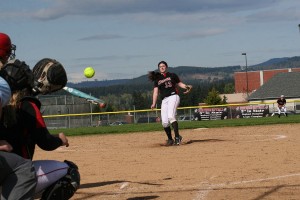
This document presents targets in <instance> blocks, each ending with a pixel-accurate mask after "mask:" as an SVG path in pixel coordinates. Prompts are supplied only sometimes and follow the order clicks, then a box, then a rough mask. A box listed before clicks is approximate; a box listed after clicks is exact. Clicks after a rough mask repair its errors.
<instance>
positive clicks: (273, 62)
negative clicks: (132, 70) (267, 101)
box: [68, 56, 300, 88]
mask: <svg viewBox="0 0 300 200" xmlns="http://www.w3.org/2000/svg"><path fill="white" fill-rule="evenodd" d="M298 67H300V57H299V56H296V57H290V58H288V57H284V58H273V59H270V60H268V61H266V62H263V63H260V64H257V65H250V66H248V70H249V71H256V70H270V69H284V68H298ZM169 71H171V72H174V73H176V74H178V75H179V77H180V78H181V79H182V81H185V82H186V81H187V82H195V81H197V82H198V81H200V82H201V81H208V82H213V81H219V80H224V79H230V78H233V75H234V72H238V71H242V68H241V66H227V67H193V66H178V67H170V68H169ZM147 82H148V78H147V75H146V74H145V75H143V76H140V77H136V78H133V79H117V80H104V81H83V82H80V83H68V86H70V87H75V88H90V87H107V86H115V85H145V84H147Z"/></svg>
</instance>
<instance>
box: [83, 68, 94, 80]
mask: <svg viewBox="0 0 300 200" xmlns="http://www.w3.org/2000/svg"><path fill="white" fill-rule="evenodd" d="M94 75H95V70H94V68H92V67H87V68H85V69H84V76H85V77H87V78H92V77H93V76H94Z"/></svg>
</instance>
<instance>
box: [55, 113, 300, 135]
mask: <svg viewBox="0 0 300 200" xmlns="http://www.w3.org/2000/svg"><path fill="white" fill-rule="evenodd" d="M288 123H290V124H291V123H300V115H289V116H288V117H285V116H281V118H278V117H277V116H274V117H264V118H248V119H227V120H211V121H179V128H180V129H195V128H216V127H234V126H257V125H272V124H288ZM162 130H163V129H162V126H161V124H160V123H149V124H147V123H146V124H126V125H119V126H99V127H79V128H68V129H52V130H50V133H52V134H56V133H60V132H64V133H65V134H66V135H67V136H77V135H93V134H125V133H132V132H142V133H143V132H151V131H162Z"/></svg>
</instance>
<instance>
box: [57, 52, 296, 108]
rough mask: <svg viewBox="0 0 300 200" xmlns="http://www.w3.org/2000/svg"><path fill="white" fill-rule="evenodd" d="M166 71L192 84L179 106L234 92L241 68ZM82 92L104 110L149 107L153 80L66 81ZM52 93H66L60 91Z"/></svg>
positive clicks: (282, 64) (268, 65)
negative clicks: (101, 102) (99, 102)
mask: <svg viewBox="0 0 300 200" xmlns="http://www.w3.org/2000/svg"><path fill="white" fill-rule="evenodd" d="M296 67H300V57H292V58H277V59H271V60H269V61H267V62H264V63H261V64H258V65H252V66H248V71H256V70H265V69H282V68H296ZM169 71H171V72H174V73H176V74H178V75H179V77H180V78H181V80H182V81H183V82H184V83H187V84H191V85H193V91H192V92H191V93H190V94H189V95H181V103H180V106H192V105H198V104H199V102H204V99H205V98H206V97H207V95H208V93H209V92H210V91H212V88H214V89H215V91H217V92H218V93H219V94H223V93H233V92H234V78H233V76H234V72H239V71H242V69H241V66H228V67H214V68H208V67H192V66H178V67H170V68H169ZM68 86H69V87H74V88H77V89H79V90H80V91H82V92H85V93H88V94H91V95H92V96H94V97H97V98H100V99H103V100H105V101H106V102H108V105H109V107H108V108H107V110H108V111H116V110H130V109H132V105H135V108H136V109H145V108H149V105H151V103H152V90H153V83H151V82H150V81H148V77H147V74H145V75H143V76H140V77H137V78H134V79H122V80H106V81H87V82H82V83H77V84H72V83H68ZM54 95H70V94H68V93H66V92H65V91H64V90H60V91H59V92H56V93H55V94H54Z"/></svg>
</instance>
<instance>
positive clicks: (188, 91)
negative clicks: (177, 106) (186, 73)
mask: <svg viewBox="0 0 300 200" xmlns="http://www.w3.org/2000/svg"><path fill="white" fill-rule="evenodd" d="M192 88H193V86H191V85H186V86H185V91H184V92H183V94H188V93H190V92H191V90H192Z"/></svg>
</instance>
